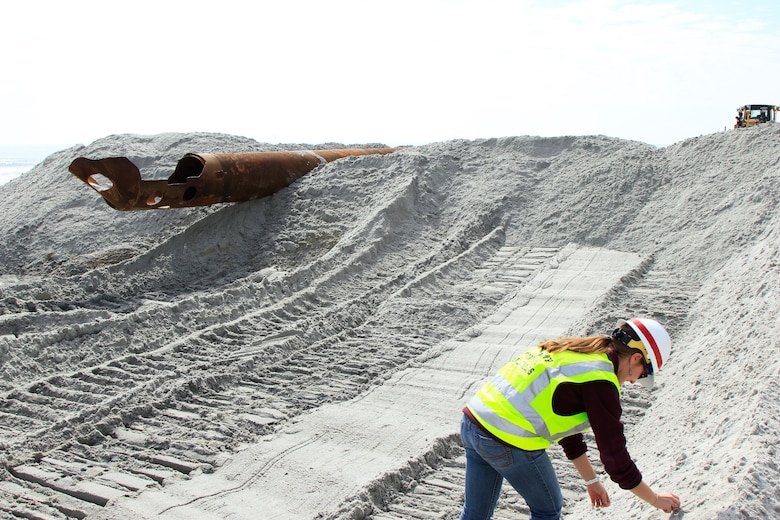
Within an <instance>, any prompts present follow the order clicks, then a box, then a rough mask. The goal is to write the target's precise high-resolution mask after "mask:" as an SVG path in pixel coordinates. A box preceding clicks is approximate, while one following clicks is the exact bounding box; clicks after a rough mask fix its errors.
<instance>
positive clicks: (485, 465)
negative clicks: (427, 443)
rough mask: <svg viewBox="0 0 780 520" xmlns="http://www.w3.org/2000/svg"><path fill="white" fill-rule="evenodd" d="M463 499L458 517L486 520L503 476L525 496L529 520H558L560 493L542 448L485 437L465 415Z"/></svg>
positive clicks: (493, 506) (495, 502)
mask: <svg viewBox="0 0 780 520" xmlns="http://www.w3.org/2000/svg"><path fill="white" fill-rule="evenodd" d="M460 434H461V437H462V438H463V447H464V448H465V449H466V500H465V502H464V504H463V511H462V512H461V514H460V520H490V518H491V517H492V516H493V511H494V510H495V508H496V504H497V503H498V496H499V493H500V492H501V484H502V483H503V481H504V479H506V480H507V482H509V483H510V484H511V485H512V487H513V488H515V490H516V491H517V492H518V493H520V495H521V496H522V497H523V499H525V501H526V503H527V504H528V507H529V508H530V509H531V519H532V520H558V519H559V518H560V517H561V509H563V495H562V494H561V486H560V484H558V477H557V476H556V475H555V469H554V468H553V466H552V462H550V457H548V456H547V451H546V450H535V451H525V450H521V449H518V448H510V447H508V446H506V445H505V444H501V443H500V442H498V441H496V440H495V439H493V438H491V437H488V436H487V435H486V434H485V433H484V432H483V431H482V430H480V429H479V428H478V427H477V426H476V425H475V424H474V423H472V422H471V421H470V420H469V418H468V417H466V416H465V415H464V416H463V419H462V420H461V430H460Z"/></svg>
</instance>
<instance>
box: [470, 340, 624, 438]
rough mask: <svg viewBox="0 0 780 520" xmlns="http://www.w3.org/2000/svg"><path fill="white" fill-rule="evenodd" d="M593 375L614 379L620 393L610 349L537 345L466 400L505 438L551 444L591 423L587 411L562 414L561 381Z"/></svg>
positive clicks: (597, 378) (484, 422)
mask: <svg viewBox="0 0 780 520" xmlns="http://www.w3.org/2000/svg"><path fill="white" fill-rule="evenodd" d="M589 381H610V382H611V383H613V384H614V385H615V387H616V388H617V390H618V394H619V393H620V383H619V382H618V378H617V376H616V375H615V369H614V366H613V365H612V363H611V362H610V360H609V358H608V357H607V355H606V354H581V353H578V352H571V351H563V352H555V353H552V354H551V353H549V352H547V351H544V350H542V349H540V348H534V349H531V350H528V351H526V352H523V353H522V354H520V355H519V356H517V357H516V358H515V359H513V360H512V361H510V362H509V363H507V364H506V365H504V366H503V367H501V369H499V371H498V373H497V374H496V375H495V377H493V379H492V380H491V381H489V382H487V383H485V385H484V386H483V387H482V388H481V389H480V390H479V391H478V392H477V393H476V394H475V395H474V397H472V398H471V400H470V401H469V402H468V404H467V405H466V406H468V408H469V410H470V411H471V413H472V414H473V415H474V417H475V418H476V419H477V420H478V421H479V422H480V423H481V424H482V425H483V426H484V427H485V428H486V429H487V430H488V431H489V432H490V433H492V434H493V435H495V436H496V437H498V438H499V439H501V440H503V441H504V442H506V443H508V444H511V445H512V446H516V447H518V448H520V449H524V450H542V449H547V448H549V447H550V443H551V442H557V441H559V440H561V439H563V438H564V437H568V436H570V435H573V434H575V433H581V432H584V431H586V430H587V429H588V428H590V422H589V421H588V415H587V414H586V413H585V412H582V413H578V414H575V415H558V414H556V413H555V412H554V411H553V406H552V399H553V394H554V393H555V389H556V388H558V385H560V384H562V383H586V382H589Z"/></svg>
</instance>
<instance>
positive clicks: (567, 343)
mask: <svg viewBox="0 0 780 520" xmlns="http://www.w3.org/2000/svg"><path fill="white" fill-rule="evenodd" d="M620 328H621V329H622V330H624V331H626V332H628V333H629V334H630V335H631V336H632V338H634V339H636V340H637V341H638V340H639V338H638V337H635V336H636V333H635V332H634V331H633V330H631V328H630V327H628V326H626V325H624V326H622V327H620ZM539 348H540V349H542V350H546V351H547V352H562V351H564V350H571V351H572V352H580V353H582V354H598V353H603V354H608V353H610V352H617V354H618V356H619V357H621V358H626V357H629V356H631V355H632V354H635V353H639V354H642V351H641V350H639V349H635V348H632V347H629V346H627V345H624V344H623V343H621V342H620V341H618V340H616V339H615V338H613V337H612V336H586V337H581V338H562V339H550V340H547V341H543V342H542V343H540V344H539ZM642 356H643V357H644V354H642Z"/></svg>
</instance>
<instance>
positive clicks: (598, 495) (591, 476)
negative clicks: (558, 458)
mask: <svg viewBox="0 0 780 520" xmlns="http://www.w3.org/2000/svg"><path fill="white" fill-rule="evenodd" d="M571 462H572V464H574V467H575V468H577V471H578V472H579V474H580V476H581V477H582V479H583V480H584V481H585V482H586V483H588V482H590V484H587V486H588V496H589V497H590V503H591V504H593V507H608V506H609V504H610V501H609V493H607V489H606V488H605V487H604V485H603V484H602V483H601V480H599V479H598V477H597V476H596V470H594V469H593V465H592V464H591V463H590V459H589V458H588V455H587V453H584V454H582V455H580V456H579V457H577V458H576V459H572V461H571Z"/></svg>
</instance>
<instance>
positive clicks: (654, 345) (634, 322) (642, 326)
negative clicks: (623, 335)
mask: <svg viewBox="0 0 780 520" xmlns="http://www.w3.org/2000/svg"><path fill="white" fill-rule="evenodd" d="M631 324H632V325H634V326H635V327H636V328H638V329H639V330H640V331H641V332H642V334H644V336H645V337H646V338H647V341H648V342H650V348H652V349H653V352H654V353H655V359H656V360H658V366H657V367H655V368H656V369H658V370H660V369H661V365H663V364H664V360H663V359H662V358H661V351H660V350H658V344H657V343H656V342H655V338H654V337H653V335H652V334H650V331H649V330H647V327H645V324H644V323H642V322H641V321H639V320H631Z"/></svg>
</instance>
